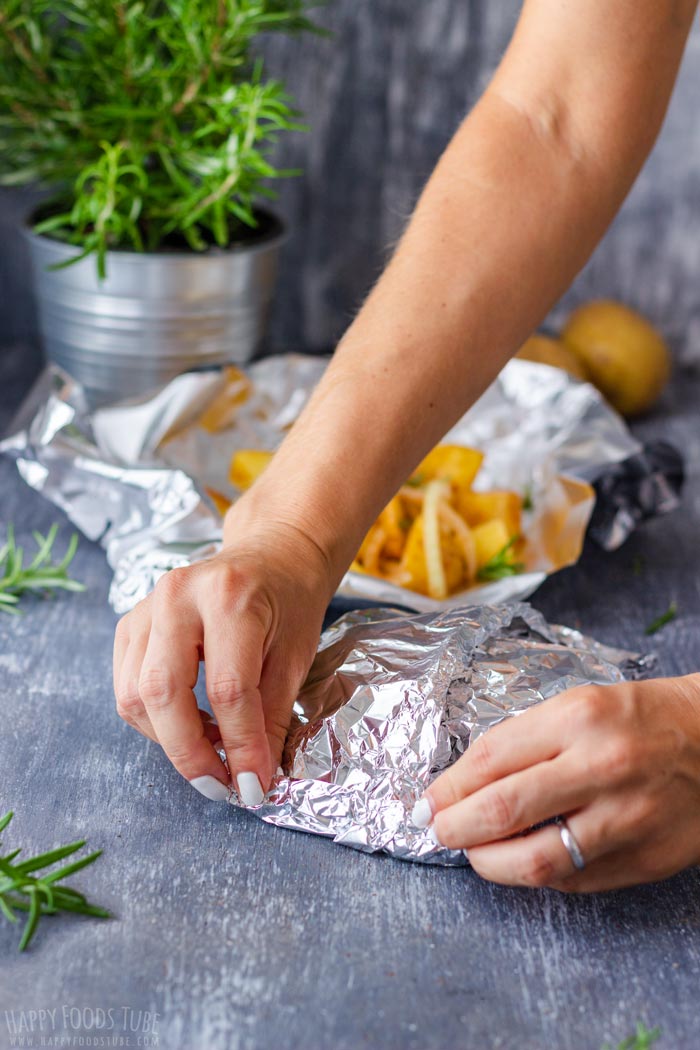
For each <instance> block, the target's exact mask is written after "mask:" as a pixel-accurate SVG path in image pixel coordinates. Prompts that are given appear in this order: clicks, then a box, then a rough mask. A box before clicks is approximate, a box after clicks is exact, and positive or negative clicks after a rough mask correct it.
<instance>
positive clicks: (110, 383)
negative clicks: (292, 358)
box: [26, 220, 285, 404]
mask: <svg viewBox="0 0 700 1050" xmlns="http://www.w3.org/2000/svg"><path fill="white" fill-rule="evenodd" d="M284 235H285V234H284V227H283V226H282V224H281V223H280V222H278V221H277V220H274V222H273V223H272V224H271V229H269V232H267V233H266V234H265V235H261V237H260V239H258V240H251V241H250V242H248V243H246V244H243V245H241V246H240V247H239V246H236V247H233V248H230V249H228V250H225V251H224V250H220V249H215V248H212V249H210V250H209V251H207V252H204V253H202V254H198V253H197V252H187V251H164V252H152V253H144V254H141V253H138V252H127V251H113V252H109V254H108V256H107V277H106V279H105V280H103V281H101V280H100V279H99V278H98V276H97V267H96V265H95V259H94V258H92V257H90V256H89V257H87V258H86V259H82V260H81V261H80V262H77V263H75V264H74V265H72V266H67V267H66V268H65V269H61V270H52V269H50V267H52V266H54V265H55V264H56V263H60V262H63V261H65V260H66V259H69V258H70V257H71V256H74V255H77V254H79V249H77V248H75V247H73V246H72V245H66V244H63V243H62V242H61V241H57V240H53V239H51V238H49V237H44V236H37V234H35V233H32V232H31V231H27V234H26V236H27V240H28V242H29V245H30V249H31V255H32V261H33V265H34V272H35V282H36V293H37V302H38V307H39V317H40V326H41V332H42V335H43V339H44V347H45V350H46V354H47V356H48V358H49V360H51V361H55V362H56V364H58V365H60V366H61V367H62V368H64V369H65V370H66V371H67V372H68V373H69V374H70V375H72V376H74V377H75V378H76V379H78V380H80V382H81V383H82V384H83V385H84V386H85V388H86V389H87V391H88V394H89V396H90V398H91V400H92V401H93V402H94V403H95V404H97V403H103V402H106V401H112V400H117V399H119V398H123V397H130V396H132V395H138V394H142V393H145V392H146V391H148V390H151V389H153V388H154V387H155V386H158V385H159V384H161V383H164V382H167V381H168V380H169V379H172V378H173V377H174V376H176V375H178V374H179V373H180V372H184V371H186V370H187V369H191V368H197V367H202V366H207V365H220V364H231V363H233V364H241V363H244V362H246V361H250V360H251V359H252V358H253V357H254V356H255V355H256V353H257V351H258V349H259V348H260V344H261V340H262V337H263V334H264V330H265V325H266V321H267V314H268V308H269V305H270V300H271V298H272V293H273V290H274V285H275V278H276V271H277V257H278V253H279V247H280V244H281V242H282V240H283V239H284Z"/></svg>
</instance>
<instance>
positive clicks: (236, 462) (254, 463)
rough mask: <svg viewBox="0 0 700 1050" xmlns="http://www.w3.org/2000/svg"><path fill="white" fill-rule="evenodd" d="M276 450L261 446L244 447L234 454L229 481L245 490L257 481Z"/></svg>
mask: <svg viewBox="0 0 700 1050" xmlns="http://www.w3.org/2000/svg"><path fill="white" fill-rule="evenodd" d="M273 455H274V452H265V451H263V450H262V449H259V448H243V449H239V451H238V452H235V453H234V454H233V458H232V459H231V466H230V468H229V474H228V476H229V481H230V482H231V484H232V485H235V486H236V488H239V489H241V490H242V491H244V492H245V490H246V489H249V488H250V486H251V485H252V484H253V482H254V481H256V480H257V479H258V478H259V477H260V475H261V474H262V472H263V471H264V469H265V467H266V466H267V465H268V463H269V462H270V460H271V459H272V457H273Z"/></svg>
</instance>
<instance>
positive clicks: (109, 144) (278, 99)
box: [0, 0, 314, 401]
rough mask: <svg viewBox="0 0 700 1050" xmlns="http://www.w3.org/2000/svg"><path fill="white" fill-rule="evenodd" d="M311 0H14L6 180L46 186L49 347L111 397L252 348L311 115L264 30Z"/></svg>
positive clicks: (1, 102) (101, 395)
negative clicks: (293, 93)
mask: <svg viewBox="0 0 700 1050" xmlns="http://www.w3.org/2000/svg"><path fill="white" fill-rule="evenodd" d="M309 6H311V5H310V4H309V3H308V2H307V0H120V2H119V0H60V2H56V3H47V0H3V3H2V6H1V7H0V155H1V156H2V161H0V184H5V185H20V184H25V183H37V184H39V185H41V186H43V187H46V188H47V189H48V190H49V191H50V196H49V198H48V199H47V200H46V201H45V203H44V204H43V205H42V207H41V208H40V209H39V211H38V212H36V213H35V214H34V215H33V216H32V217H31V220H30V225H29V228H28V231H27V232H28V238H29V243H30V246H31V254H32V257H33V262H34V270H35V278H36V290H37V299H38V306H39V314H40V320H41V329H42V334H43V338H44V343H45V348H46V351H47V354H48V356H49V358H50V359H51V360H53V361H55V362H56V363H58V364H60V365H61V366H63V367H64V368H65V369H66V370H67V371H68V372H69V373H70V374H71V375H73V376H75V377H76V378H77V379H79V380H80V381H81V382H83V384H84V385H85V386H86V388H87V390H88V392H89V393H90V395H91V396H92V398H93V399H94V400H96V401H104V400H110V399H114V398H118V397H122V396H127V395H131V394H138V393H141V392H144V391H145V390H147V389H149V388H151V387H153V386H154V385H157V384H158V383H160V382H163V381H165V380H167V379H170V378H172V377H173V376H174V375H176V374H178V373H179V372H181V371H183V370H185V369H187V368H191V367H196V366H204V365H211V364H221V363H227V362H234V363H235V362H243V361H247V360H250V358H251V357H253V356H254V354H255V352H256V350H257V349H258V347H259V344H260V340H261V337H262V334H263V330H264V323H265V317H266V313H267V308H268V306H269V302H270V298H271V295H272V290H273V286H274V279H275V270H276V257H277V252H278V248H279V244H280V241H281V239H282V237H283V227H282V224H281V222H280V221H279V220H278V219H277V218H276V217H275V216H274V214H272V213H271V212H269V211H267V210H266V209H264V208H263V207H262V206H261V203H262V202H263V201H264V200H265V199H266V198H270V197H273V196H274V193H273V191H272V189H271V186H270V180H273V179H275V178H279V177H280V176H286V175H291V174H294V173H293V172H289V171H284V170H281V169H279V168H276V167H275V166H274V164H273V163H272V160H271V157H270V153H271V149H272V147H273V145H274V142H275V140H276V138H277V137H278V135H279V134H280V133H281V132H286V131H289V130H297V129H299V128H300V125H299V124H298V123H297V113H296V111H295V110H294V108H293V106H292V101H291V99H290V98H289V96H288V95H287V94H286V92H285V90H284V87H283V85H282V84H281V83H279V82H278V81H276V80H273V79H269V78H268V77H266V75H264V73H263V66H262V60H261V59H260V58H256V57H255V56H254V54H253V50H254V45H255V42H256V40H257V38H258V37H259V36H260V34H263V33H267V32H270V31H281V32H298V31H303V30H310V29H314V26H313V23H312V22H311V21H310V20H309V18H308V15H307V10H308V8H309Z"/></svg>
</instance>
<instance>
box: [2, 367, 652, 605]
mask: <svg viewBox="0 0 700 1050" xmlns="http://www.w3.org/2000/svg"><path fill="white" fill-rule="evenodd" d="M325 367H326V359H324V358H320V357H311V356H303V355H298V354H289V355H284V356H281V357H270V358H265V359H264V360H261V361H259V362H257V363H255V364H253V365H251V366H250V368H249V369H248V370H247V372H246V373H242V372H240V371H238V370H237V369H233V368H225V369H217V370H211V371H203V372H190V373H185V374H184V375H181V376H178V377H177V378H176V379H174V380H173V381H172V382H170V383H169V384H168V385H167V386H165V387H164V388H162V389H160V390H158V391H156V392H155V393H153V394H151V395H150V396H148V397H146V398H143V399H141V400H140V401H131V402H124V403H122V404H117V405H112V406H109V407H107V408H101V409H98V410H97V411H90V409H89V408H88V406H87V403H86V399H85V397H84V394H83V391H82V390H81V388H80V386H79V385H78V384H77V383H76V382H75V381H74V380H72V379H71V378H70V377H68V376H67V375H66V374H65V373H63V372H61V370H60V369H58V368H56V367H51V368H49V369H47V371H46V372H45V373H44V375H43V376H42V377H41V379H40V380H39V382H38V383H37V385H36V387H35V388H34V390H33V391H32V393H31V394H30V396H29V398H28V399H27V401H26V403H25V405H24V406H23V407H22V409H21V411H20V413H19V415H18V417H17V419H16V420H15V423H14V425H13V427H12V433H11V436H10V437H9V438H7V439H5V440H4V441H3V442H2V443H0V451H4V452H6V453H9V454H10V455H12V456H14V457H15V459H16V462H17V467H18V469H19V471H20V474H21V475H22V477H23V478H24V479H25V481H27V483H28V484H29V485H31V486H32V487H33V488H35V489H36V490H37V491H39V492H41V493H42V494H43V495H44V496H46V497H47V498H48V499H50V500H52V501H53V502H54V503H55V504H56V505H57V506H59V507H61V508H62V509H63V510H64V511H65V512H66V514H67V515H68V517H69V518H70V519H71V521H73V522H74V524H75V525H76V526H77V527H78V528H79V529H80V530H81V531H82V532H83V533H84V534H85V535H86V536H88V537H89V538H90V539H92V540H98V541H99V542H100V543H101V544H102V546H103V547H104V548H105V550H106V553H107V558H108V561H109V564H110V565H111V567H112V569H113V571H114V577H113V583H112V587H111V591H110V602H111V604H112V606H113V607H114V609H115V610H116V612H118V613H123V612H126V611H128V610H129V609H131V608H132V607H133V606H134V605H135V604H136V603H137V602H138V601H140V600H141V599H142V598H144V597H145V596H146V595H147V594H148V593H149V592H150V591H151V590H152V588H153V587H154V585H155V583H156V581H157V580H158V578H159V577H160V576H162V575H163V573H165V572H167V571H168V570H169V569H171V568H175V567H179V566H184V565H189V564H192V563H194V562H196V561H200V560H202V559H203V558H207V557H210V556H211V555H213V554H214V553H215V552H216V551H217V550H218V549H219V547H220V543H221V516H220V514H219V512H218V511H217V510H216V507H215V506H214V504H213V503H212V502H211V499H210V498H209V497H208V495H207V493H212V492H217V493H220V494H221V495H222V496H223V497H225V498H226V499H229V500H235V499H236V498H237V496H238V495H239V493H238V491H237V490H236V489H235V488H234V487H233V486H232V485H231V483H230V481H229V479H228V468H229V464H230V460H231V456H232V454H233V453H234V452H235V451H236V450H238V449H243V448H260V449H271V450H272V449H275V448H276V447H277V446H278V445H279V444H280V442H281V441H282V439H283V438H284V436H285V434H286V433H287V431H288V430H289V428H290V427H291V425H292V424H293V423H294V420H295V419H296V418H297V416H298V415H299V413H300V411H301V410H302V408H303V407H304V405H305V404H306V401H307V400H308V397H309V395H310V393H311V391H312V389H313V388H314V386H315V385H316V383H317V382H318V380H319V379H320V378H321V375H322V374H323V371H324V369H325ZM445 440H446V441H448V442H452V443H455V444H464V445H471V446H475V447H477V448H480V449H481V450H482V451H484V453H485V459H484V464H483V466H482V468H481V470H480V472H479V475H478V478H477V482H476V485H475V487H476V488H477V489H482V490H485V489H489V488H507V489H513V490H515V491H517V492H520V493H522V494H523V495H525V494H526V493H527V494H528V496H529V497H531V502H532V506H533V509H532V510H531V511H528V512H526V514H525V516H524V521H523V538H524V540H525V552H524V556H523V560H524V562H525V566H526V569H525V571H524V572H523V573H520V574H518V575H515V576H510V577H506V578H505V579H502V580H498V581H496V582H494V583H489V584H485V585H481V586H478V587H474V588H471V589H470V590H468V591H463V592H462V593H460V594H457V595H452V596H451V597H450V598H448V599H447V600H446V601H445V602H442V603H438V602H435V601H433V600H432V599H430V598H427V597H425V596H424V595H419V594H416V593H415V592H411V591H407V590H404V589H401V588H399V587H397V586H395V585H393V584H390V583H388V582H387V581H384V580H381V579H376V578H373V577H371V576H367V575H364V574H360V573H355V572H349V573H347V574H346V576H345V578H344V579H343V581H342V584H341V587H340V593H341V594H343V595H345V596H348V597H353V598H362V599H365V600H367V599H368V600H369V601H372V602H388V603H390V604H393V605H396V604H403V605H408V606H410V607H412V608H414V609H417V610H419V611H426V610H430V609H435V608H440V607H445V606H448V605H453V606H459V605H464V604H465V603H468V604H476V603H482V602H483V603H487V602H490V603H494V602H495V603H498V602H502V601H508V600H515V599H520V598H524V597H526V596H527V595H529V594H531V593H532V591H533V590H535V588H536V587H538V586H539V584H540V583H541V582H542V581H543V580H544V578H545V577H546V576H547V575H548V574H549V573H552V572H555V571H556V570H557V569H559V568H561V567H563V566H565V565H569V564H572V563H573V562H575V561H576V560H577V558H578V556H579V554H580V551H581V547H582V544H583V539H584V535H585V531H586V526H587V524H588V521H589V518H590V515H591V512H592V510H593V506H594V503H595V493H594V490H593V488H592V483H593V482H594V481H596V479H600V478H601V476H603V475H605V473H606V471H609V470H610V469H611V468H613V467H615V466H617V465H620V464H622V463H623V462H624V461H627V460H628V459H629V458H630V457H632V456H634V455H635V454H638V453H640V445H639V443H638V442H637V441H635V439H634V438H633V437H632V436H631V434H630V433H629V431H628V429H627V427H626V425H625V424H624V422H623V421H622V419H621V418H620V417H619V416H618V415H617V414H616V413H615V412H614V411H613V410H612V409H611V408H610V407H609V406H608V405H607V404H606V403H605V401H604V400H603V399H602V398H601V396H600V394H599V393H598V392H597V391H596V390H595V389H594V388H593V387H592V386H590V385H589V384H587V383H580V382H578V381H576V380H574V379H572V378H571V377H570V376H569V375H568V374H567V373H565V372H563V371H561V370H559V369H556V368H550V367H548V366H546V365H539V364H533V363H531V362H528V361H520V360H515V361H511V362H510V363H509V364H508V365H506V367H505V368H504V369H503V371H502V372H501V374H500V375H499V377H498V378H497V380H496V381H495V382H494V384H493V385H492V386H491V387H490V388H489V390H487V391H486V393H485V394H484V395H483V397H482V398H481V399H480V400H479V401H478V402H477V403H476V404H475V405H474V406H473V408H472V409H471V410H470V411H469V412H468V413H467V414H466V415H465V416H464V417H463V419H462V420H460V422H459V423H458V424H457V425H456V426H455V427H453V428H452V430H451V431H449V433H448V434H446V435H445ZM642 480H643V479H642ZM647 488H648V490H649V492H650V493H651V495H650V498H649V499H647V507H646V510H645V513H647V512H649V513H654V512H655V510H656V511H657V512H658V511H659V510H662V509H663V510H667V509H670V507H671V506H672V503H673V493H672V492H670V491H669V490H668V489H667V488H666V489H663V490H662V488H659V487H657V488H653V487H650V486H649V485H647ZM637 520H639V517H638V516H637V517H635V516H634V515H632V514H630V513H623V512H622V511H620V512H619V513H617V514H616V517H615V521H614V525H613V526H611V527H609V528H608V529H607V532H608V535H609V536H610V537H612V541H613V542H612V544H606V545H615V544H618V543H619V542H621V540H622V539H623V538H624V537H625V535H627V534H628V533H629V531H631V529H632V528H634V527H635V524H636V522H637Z"/></svg>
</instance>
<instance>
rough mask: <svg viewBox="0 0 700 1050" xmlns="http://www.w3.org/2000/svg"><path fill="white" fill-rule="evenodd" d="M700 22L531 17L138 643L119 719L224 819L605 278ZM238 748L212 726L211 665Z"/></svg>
mask: <svg viewBox="0 0 700 1050" xmlns="http://www.w3.org/2000/svg"><path fill="white" fill-rule="evenodd" d="M694 8H695V0H617V2H616V3H615V4H611V3H610V2H609V0H586V2H582V0H528V2H527V3H526V5H525V8H524V12H523V16H522V18H521V21H520V24H519V26H518V29H517V32H516V34H515V37H514V39H513V42H512V44H511V45H510V47H509V49H508V52H507V54H506V55H505V57H504V59H503V62H502V63H501V66H500V68H499V70H498V72H497V74H496V76H495V78H494V80H493V83H492V84H491V86H490V87H489V89H488V90H487V91H486V93H485V95H484V96H483V98H482V99H481V101H480V102H479V103H478V105H477V106H476V107H475V109H474V111H473V112H472V113H471V114H470V116H469V117H468V118H467V119H466V120H465V122H464V123H463V125H462V126H461V127H460V129H459V130H458V132H457V134H456V135H455V137H454V139H453V140H452V142H451V143H450V145H449V147H448V149H447V150H446V152H445V154H444V156H443V157H442V158H441V160H440V162H439V164H438V165H437V168H436V170H435V172H434V174H433V175H432V177H431V179H430V181H429V183H428V185H427V187H426V189H425V191H424V193H423V195H422V197H421V199H420V201H419V202H418V205H417V207H416V210H415V214H414V216H413V218H412V219H411V222H410V224H409V226H408V229H407V230H406V233H405V234H404V236H403V238H402V240H401V242H400V244H399V246H398V248H397V250H396V252H395V254H394V257H393V259H392V260H391V262H390V264H389V266H388V267H387V269H386V272H385V273H384V275H383V276H382V278H381V279H380V281H379V282H378V284H377V285H376V287H375V288H374V290H373V291H372V293H371V295H370V296H369V298H368V300H367V302H366V303H365V305H364V306H363V308H362V310H361V311H360V312H359V314H358V316H357V318H356V320H355V321H354V323H353V324H352V326H351V327H350V329H349V330H348V332H347V334H346V336H345V337H344V339H343V340H342V342H341V344H340V346H339V348H338V350H337V353H336V355H335V358H334V360H333V362H332V364H331V366H330V367H329V369H328V371H327V374H326V376H325V378H324V379H323V381H322V383H321V384H320V386H319V388H318V390H317V391H316V393H315V395H314V396H313V398H312V399H311V401H310V403H309V405H308V407H307V409H306V410H305V412H304V413H303V415H302V417H301V418H300V419H299V420H298V421H297V423H296V424H295V426H294V428H293V430H292V432H291V433H290V435H289V436H288V438H287V439H286V441H285V442H284V444H283V446H282V448H281V449H280V450H279V452H278V453H277V455H276V456H275V459H274V461H273V462H272V464H271V465H270V467H269V468H268V469H267V471H266V472H265V474H264V475H263V476H262V478H261V479H260V480H259V481H258V482H257V483H256V484H255V485H254V486H253V488H252V489H251V490H250V491H249V492H248V493H247V494H246V495H245V496H244V497H242V498H241V499H240V500H239V501H238V503H237V504H236V505H235V506H234V508H233V509H232V510H231V511H230V512H229V514H228V516H227V519H226V524H225V545H224V550H223V551H222V553H221V554H220V555H218V556H217V557H216V558H214V559H211V560H210V561H208V562H205V563H203V564H202V565H196V566H193V567H192V568H190V569H182V570H174V571H173V572H171V573H168V574H167V576H165V577H164V578H163V579H162V580H161V581H160V582H159V584H158V585H157V587H156V588H155V591H154V593H153V594H152V595H151V596H149V598H147V599H146V600H145V601H144V602H141V603H140V605H139V606H137V607H136V609H134V610H133V612H131V613H130V614H129V615H128V616H126V617H125V618H124V619H123V620H122V621H121V623H120V625H119V628H118V631H117V637H116V641H115V661H114V678H115V691H116V694H117V704H118V710H119V712H120V714H121V715H122V717H124V718H125V719H126V720H127V721H128V722H130V723H131V724H132V725H134V726H135V727H136V728H138V729H139V730H140V731H141V732H143V733H144V734H146V735H147V736H150V737H152V738H153V739H154V740H158V741H159V742H160V743H161V744H162V746H163V747H164V749H165V751H166V753H167V754H168V756H169V757H170V758H171V760H172V761H173V763H174V765H175V766H176V768H177V769H178V770H179V771H180V772H181V773H182V774H183V775H184V776H186V777H187V778H188V779H189V780H190V781H192V782H194V783H195V786H196V787H197V788H198V789H199V790H201V791H202V792H203V793H205V794H207V795H208V796H209V797H225V795H226V786H227V784H228V783H229V776H228V773H227V772H226V770H225V768H224V767H223V766H222V764H221V762H220V761H219V759H218V757H217V754H216V751H215V749H214V747H213V746H212V742H216V738H217V737H219V736H220V738H221V740H222V741H223V744H224V747H225V749H226V754H227V757H228V764H229V767H230V769H231V772H232V774H233V776H234V778H235V780H236V783H237V786H238V789H239V791H240V792H241V793H242V795H243V797H244V801H246V802H251V803H252V802H254V801H255V800H259V799H260V798H261V785H262V787H267V785H268V784H269V782H270V778H271V776H272V773H273V771H274V768H275V766H276V765H277V763H278V761H279V757H280V755H281V753H282V747H283V744H284V739H285V734H286V730H287V727H288V724H289V718H290V713H291V708H292V703H293V701H294V699H295V697H296V694H297V691H298V689H299V686H300V685H301V682H302V681H303V679H304V676H305V674H306V671H307V670H308V666H309V664H310V662H311V659H312V657H313V654H314V651H315V647H316V643H317V640H318V631H319V627H320V624H321V620H322V617H323V612H324V609H325V606H326V603H327V602H328V600H329V598H330V596H331V595H332V593H333V590H334V588H335V587H336V585H337V583H338V581H339V579H340V578H341V577H342V575H343V572H344V571H345V569H346V567H347V566H348V565H349V563H350V561H351V560H352V558H353V556H354V554H355V552H356V550H357V548H358V547H359V544H360V541H361V539H362V537H363V535H364V533H365V531H366V529H367V528H368V526H369V525H370V524H371V522H372V521H373V520H374V518H375V517H376V515H377V513H378V512H379V511H380V510H381V508H382V507H383V505H384V504H385V503H386V502H387V501H388V499H389V498H390V497H391V496H392V495H393V493H394V492H395V491H396V490H397V489H398V487H399V486H400V484H401V483H402V482H403V480H404V479H405V477H406V476H407V475H408V474H409V473H410V471H411V469H412V468H413V467H414V466H415V464H416V463H417V462H418V461H419V460H420V458H421V457H422V456H423V454H424V453H425V452H427V451H428V449H429V448H430V447H431V446H432V445H434V444H435V443H436V442H437V441H438V440H439V439H440V438H441V437H442V436H443V435H444V434H445V432H446V431H447V430H448V429H449V427H450V426H451V425H452V424H453V423H454V422H455V421H456V420H457V419H458V418H459V416H460V415H461V414H462V413H463V412H464V411H465V410H466V409H467V408H468V407H469V406H470V405H471V404H472V402H473V401H474V400H475V399H476V398H477V397H478V396H479V394H481V393H482V391H483V390H484V389H485V387H486V386H487V385H488V384H489V383H490V381H491V380H492V379H493V378H494V376H495V375H496V374H497V372H498V371H499V369H500V368H501V366H502V365H503V364H504V363H505V361H506V360H507V359H508V357H509V356H510V355H511V354H512V353H513V352H514V351H515V350H516V348H517V347H518V345H519V344H520V343H521V342H522V341H523V339H524V338H525V337H526V336H527V335H528V334H529V333H530V332H531V331H532V330H533V329H534V328H535V327H536V325H537V324H538V323H539V322H540V320H541V319H542V317H543V316H544V315H545V313H546V312H547V310H548V309H549V307H550V306H551V304H552V303H553V302H554V301H555V300H556V299H557V297H558V296H559V295H560V294H561V293H562V292H563V291H564V289H565V288H566V287H567V286H568V284H569V283H570V281H571V279H572V278H573V277H574V275H575V274H576V272H577V271H578V269H579V268H580V267H581V266H582V265H583V263H584V262H585V261H586V259H587V258H588V256H589V254H590V252H591V251H592V249H593V247H594V246H595V244H596V243H597V241H598V240H599V238H600V236H601V235H602V233H603V232H604V230H605V229H606V227H607V225H608V224H609V222H610V221H611V219H612V217H613V216H614V214H615V211H616V210H617V208H618V207H619V205H620V203H621V201H622V200H623V198H624V196H625V194H626V193H627V191H628V189H629V187H630V185H631V183H632V181H633V179H634V177H635V175H636V173H637V171H638V170H639V168H640V166H641V164H642V162H643V161H644V158H645V157H646V155H647V153H648V151H649V149H650V148H651V145H652V143H653V141H654V138H655V136H656V133H657V131H658V129H659V127H660V125H661V121H662V119H663V115H664V112H665V109H666V105H667V103H668V99H669V96H670V93H671V89H672V86H673V82H674V78H675V75H676V72H677V69H678V64H679V62H680V58H681V54H682V51H683V45H684V42H685V39H686V36H687V33H688V30H689V27H690V23H691V20H692V14H693V11H694ZM202 658H204V660H205V665H206V684H207V694H208V696H209V699H210V701H211V703H212V708H213V710H214V713H215V715H216V719H217V722H218V726H214V727H212V726H211V725H209V724H208V723H207V720H206V717H205V716H203V715H202V714H201V713H200V712H198V710H197V705H196V700H195V697H194V693H193V687H194V684H195V682H196V680H197V675H198V672H199V661H200V659H202Z"/></svg>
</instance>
